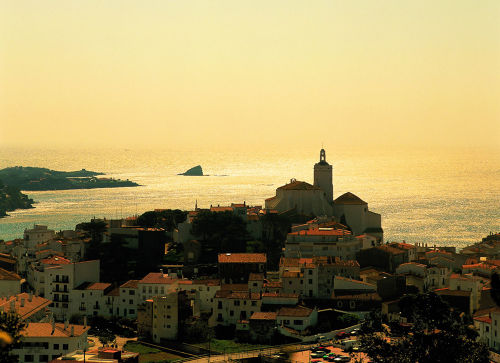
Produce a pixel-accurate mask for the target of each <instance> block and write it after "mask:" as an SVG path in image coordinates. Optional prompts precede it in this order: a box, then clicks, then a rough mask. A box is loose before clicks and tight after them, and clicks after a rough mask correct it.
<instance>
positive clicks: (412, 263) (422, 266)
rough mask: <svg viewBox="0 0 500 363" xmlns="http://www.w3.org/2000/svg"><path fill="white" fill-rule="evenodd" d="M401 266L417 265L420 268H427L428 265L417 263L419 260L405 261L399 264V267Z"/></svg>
mask: <svg viewBox="0 0 500 363" xmlns="http://www.w3.org/2000/svg"><path fill="white" fill-rule="evenodd" d="M400 266H415V267H420V268H427V266H426V265H424V264H422V263H417V262H405V263H402V264H401V265H399V266H398V267H400Z"/></svg>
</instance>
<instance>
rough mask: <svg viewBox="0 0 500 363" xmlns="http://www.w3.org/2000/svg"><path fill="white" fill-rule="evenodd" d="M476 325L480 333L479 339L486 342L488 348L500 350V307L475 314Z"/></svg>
mask: <svg viewBox="0 0 500 363" xmlns="http://www.w3.org/2000/svg"><path fill="white" fill-rule="evenodd" d="M473 320H474V327H475V328H476V330H477V332H478V333H479V337H478V340H479V341H481V342H483V343H485V344H486V345H487V346H488V348H490V349H494V350H496V351H498V350H500V308H498V307H496V308H494V309H492V310H491V311H488V312H486V313H485V314H481V315H479V316H475V317H474V318H473Z"/></svg>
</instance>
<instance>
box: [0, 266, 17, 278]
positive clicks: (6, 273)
mask: <svg viewBox="0 0 500 363" xmlns="http://www.w3.org/2000/svg"><path fill="white" fill-rule="evenodd" d="M0 280H9V281H21V276H19V275H18V274H16V273H14V272H10V271H7V270H4V269H3V268H0Z"/></svg>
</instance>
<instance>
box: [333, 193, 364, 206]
mask: <svg viewBox="0 0 500 363" xmlns="http://www.w3.org/2000/svg"><path fill="white" fill-rule="evenodd" d="M334 203H335V204H349V205H364V204H368V203H366V202H365V201H364V200H362V199H361V198H360V197H358V196H357V195H355V194H352V193H351V192H347V193H344V194H342V195H341V196H340V197H338V198H337V199H335V200H334Z"/></svg>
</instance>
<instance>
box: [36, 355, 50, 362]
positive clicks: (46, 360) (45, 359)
mask: <svg viewBox="0 0 500 363" xmlns="http://www.w3.org/2000/svg"><path fill="white" fill-rule="evenodd" d="M38 359H39V361H40V362H48V361H49V356H48V355H47V354H41V355H40V358H38Z"/></svg>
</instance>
